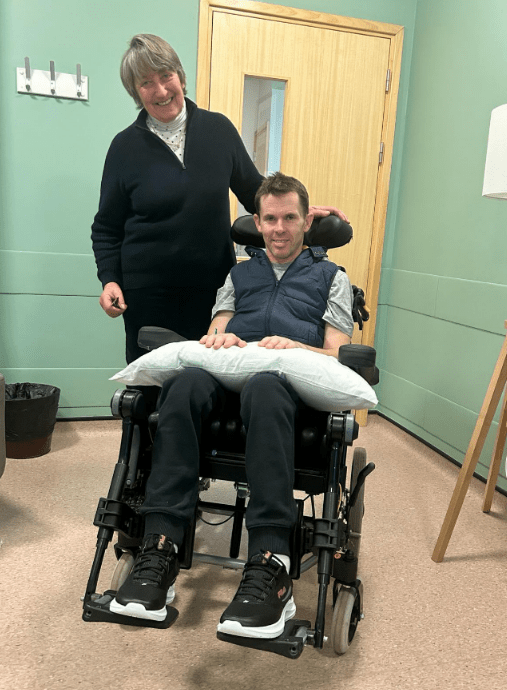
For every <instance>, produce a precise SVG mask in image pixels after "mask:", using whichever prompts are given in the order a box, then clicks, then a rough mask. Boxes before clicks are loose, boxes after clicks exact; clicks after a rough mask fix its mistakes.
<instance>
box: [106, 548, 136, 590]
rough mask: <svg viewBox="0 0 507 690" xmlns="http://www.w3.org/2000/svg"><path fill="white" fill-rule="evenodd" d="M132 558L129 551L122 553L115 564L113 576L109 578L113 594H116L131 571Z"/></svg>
mask: <svg viewBox="0 0 507 690" xmlns="http://www.w3.org/2000/svg"><path fill="white" fill-rule="evenodd" d="M134 560H135V558H134V556H133V555H132V554H131V553H130V551H124V552H123V553H122V555H121V556H120V558H119V559H118V563H117V564H116V568H115V569H114V573H113V576H112V578H111V589H112V590H113V591H115V592H117V591H118V590H119V589H120V587H121V586H122V584H123V583H124V582H125V580H126V579H127V577H128V574H129V573H130V571H131V570H132V566H133V565H134Z"/></svg>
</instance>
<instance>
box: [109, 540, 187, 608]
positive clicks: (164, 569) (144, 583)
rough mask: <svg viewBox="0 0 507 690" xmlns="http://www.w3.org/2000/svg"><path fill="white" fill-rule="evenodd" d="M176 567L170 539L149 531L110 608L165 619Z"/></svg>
mask: <svg viewBox="0 0 507 690" xmlns="http://www.w3.org/2000/svg"><path fill="white" fill-rule="evenodd" d="M179 569H180V564H179V562H178V557H177V555H176V551H175V549H174V545H173V543H172V541H171V540H170V539H168V538H167V537H165V536H164V535H162V534H149V535H148V536H146V537H145V539H144V542H143V546H142V548H141V551H140V552H139V554H138V556H137V558H136V560H135V563H134V567H133V568H132V571H131V572H130V575H129V576H128V577H127V579H126V580H125V582H124V583H123V584H122V586H121V587H120V589H119V590H118V592H117V593H116V597H115V598H114V599H113V600H112V602H111V604H110V606H109V608H110V609H111V611H112V612H113V613H121V614H122V615H123V616H132V617H133V618H146V619H148V620H154V621H163V620H165V618H166V616H167V608H166V604H168V603H170V601H172V599H174V589H173V588H172V585H173V584H174V581H175V580H176V576H177V575H178V572H179ZM171 597H172V598H171Z"/></svg>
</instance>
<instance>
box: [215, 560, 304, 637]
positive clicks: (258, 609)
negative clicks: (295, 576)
mask: <svg viewBox="0 0 507 690" xmlns="http://www.w3.org/2000/svg"><path fill="white" fill-rule="evenodd" d="M295 615H296V605H295V603H294V599H293V597H292V580H291V579H290V577H289V576H288V574H287V571H286V569H285V566H284V564H283V563H282V562H281V561H279V560H278V559H277V558H276V556H273V554H272V553H270V552H269V551H265V552H261V553H259V554H256V555H255V556H253V557H252V558H251V559H250V560H249V561H248V563H247V564H246V565H245V568H244V570H243V578H242V580H241V583H240V585H239V587H238V591H237V592H236V594H235V596H234V599H233V600H232V602H231V603H230V604H229V606H228V607H227V608H226V609H225V611H224V612H223V614H222V617H221V618H220V623H219V624H218V627H217V630H218V632H222V633H227V634H229V635H237V636H239V637H260V638H264V639H273V638H275V637H278V636H279V635H281V634H282V632H283V629H284V627H285V621H288V620H290V619H291V618H293V617H294V616H295Z"/></svg>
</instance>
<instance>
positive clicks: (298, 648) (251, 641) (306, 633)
mask: <svg viewBox="0 0 507 690" xmlns="http://www.w3.org/2000/svg"><path fill="white" fill-rule="evenodd" d="M217 637H218V639H219V640H222V641H223V642H231V643H232V644H237V645H239V646H240V647H251V648H252V649H259V650H261V651H263V652H273V653H274V654H280V655H281V656H285V657H287V658H288V659H298V658H299V657H300V656H301V654H302V652H303V649H304V646H305V644H306V641H307V639H308V638H309V637H310V621H298V620H291V621H287V623H285V628H284V630H283V633H282V634H281V635H280V636H279V637H275V638H274V639H273V640H263V639H260V638H258V637H240V636H239V635H229V634H228V633H222V632H217Z"/></svg>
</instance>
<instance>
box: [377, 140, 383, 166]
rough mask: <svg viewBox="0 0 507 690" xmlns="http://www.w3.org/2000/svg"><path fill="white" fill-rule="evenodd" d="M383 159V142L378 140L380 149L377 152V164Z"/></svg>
mask: <svg viewBox="0 0 507 690" xmlns="http://www.w3.org/2000/svg"><path fill="white" fill-rule="evenodd" d="M383 160H384V142H383V141H381V142H380V151H379V154H378V164H379V165H381V163H382V161H383Z"/></svg>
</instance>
